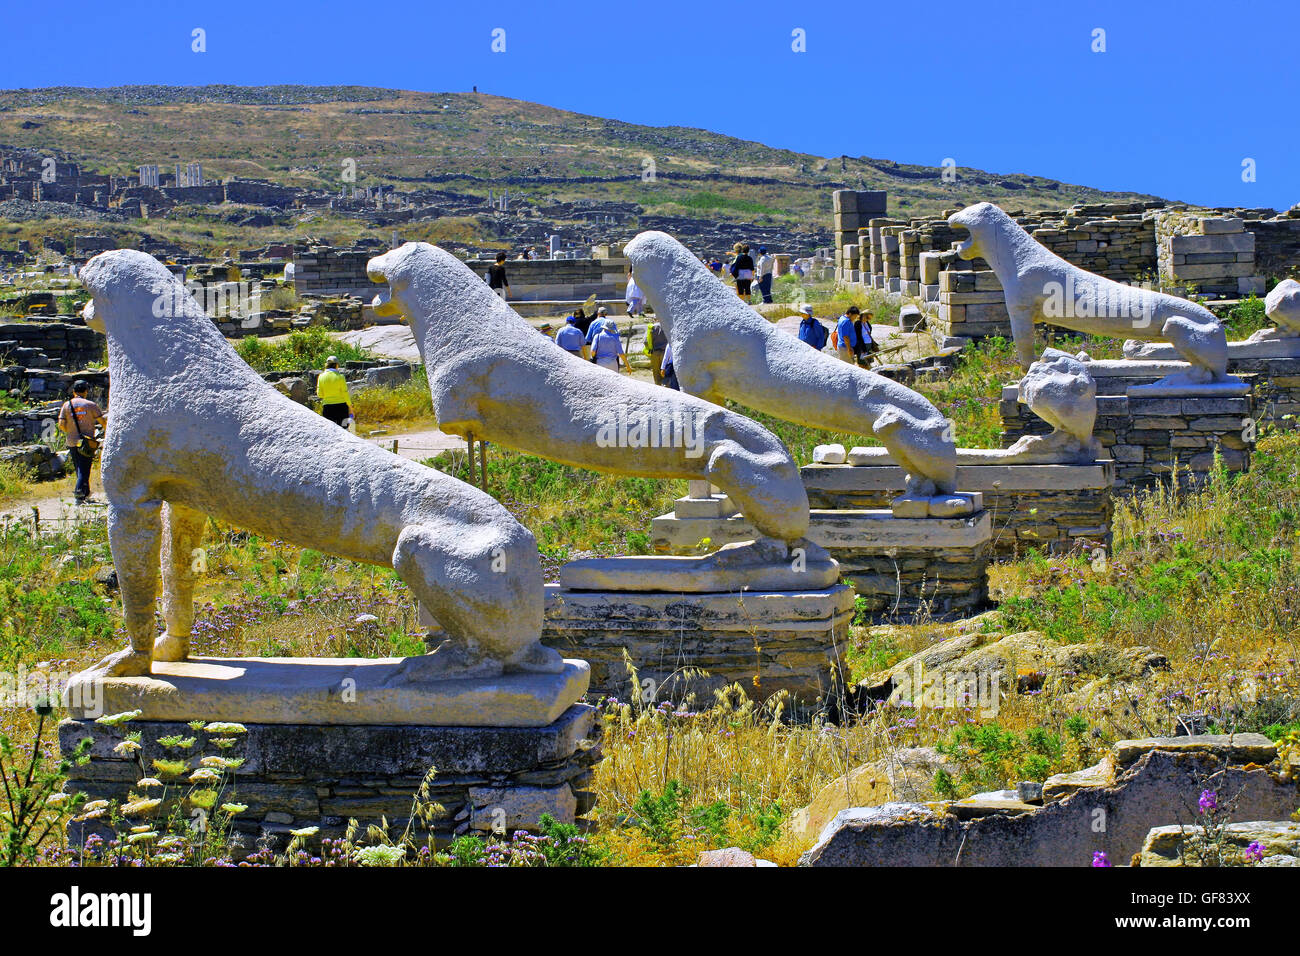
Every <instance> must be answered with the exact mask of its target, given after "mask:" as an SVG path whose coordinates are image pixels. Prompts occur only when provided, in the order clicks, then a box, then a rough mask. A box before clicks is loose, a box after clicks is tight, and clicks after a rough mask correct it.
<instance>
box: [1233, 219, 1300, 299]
mask: <svg viewBox="0 0 1300 956" xmlns="http://www.w3.org/2000/svg"><path fill="white" fill-rule="evenodd" d="M1246 229H1248V230H1249V231H1250V232H1251V233H1253V234H1254V236H1255V270H1256V272H1258V273H1259V274H1260V275H1262V276H1263V277H1264V278H1265V280H1266V284H1267V285H1268V286H1269V287H1272V286H1273V285H1275V284H1276V283H1277V281H1278V280H1281V279H1285V278H1293V279H1294V278H1300V206H1296V207H1295V208H1293V209H1291V210H1290V211H1289V212H1287V213H1285V214H1283V215H1281V216H1277V217H1275V218H1272V219H1247V220H1246Z"/></svg>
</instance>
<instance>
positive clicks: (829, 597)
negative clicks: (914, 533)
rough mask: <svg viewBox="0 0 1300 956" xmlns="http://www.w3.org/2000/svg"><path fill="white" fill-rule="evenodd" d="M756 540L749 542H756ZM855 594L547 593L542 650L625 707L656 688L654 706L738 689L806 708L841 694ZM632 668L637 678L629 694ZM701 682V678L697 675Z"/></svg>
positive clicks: (553, 588) (838, 588)
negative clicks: (575, 667)
mask: <svg viewBox="0 0 1300 956" xmlns="http://www.w3.org/2000/svg"><path fill="white" fill-rule="evenodd" d="M751 538H752V536H751ZM852 616H853V593H852V592H851V591H850V590H849V589H848V588H846V587H844V586H843V585H835V586H833V587H831V588H828V589H825V590H814V591H782V592H761V591H756V592H744V593H736V594H732V593H708V592H706V593H692V594H678V593H659V592H609V591H599V592H589V591H570V590H567V589H564V588H561V587H560V586H559V585H555V584H549V585H547V586H546V618H545V623H544V624H543V627H542V642H543V643H544V644H546V645H547V646H549V647H553V648H555V649H556V650H558V651H559V652H560V653H561V654H563V655H564V656H566V657H568V656H577V657H581V658H582V659H584V660H586V661H587V663H588V664H590V665H591V692H592V693H599V694H611V695H614V696H616V697H618V698H619V699H620V700H626V699H628V696H629V694H631V693H640V689H641V687H642V686H644V685H643V684H641V683H640V682H643V681H646V680H651V681H653V682H654V687H655V694H656V696H657V697H661V698H665V699H672V700H682V699H684V698H685V696H686V695H687V694H688V693H693V694H695V699H696V701H697V702H698V703H705V702H708V701H710V700H712V696H713V691H714V690H716V689H718V688H721V687H726V686H728V685H730V684H734V683H738V684H740V685H741V687H742V688H744V690H745V692H746V693H747V694H749V695H750V696H751V697H753V698H754V699H755V700H759V701H762V700H765V699H766V698H768V697H769V696H771V695H772V694H775V693H777V692H778V691H786V692H788V693H789V694H790V695H791V696H792V698H793V699H795V700H797V701H800V702H802V703H803V704H804V705H813V704H816V703H817V702H818V701H819V700H821V701H827V700H829V699H831V698H830V694H831V690H832V688H836V687H838V688H842V687H843V684H842V683H841V681H842V676H841V662H842V659H843V655H844V649H845V643H846V641H847V640H848V627H849V622H850V620H851V618H852ZM628 661H630V662H631V664H632V666H633V667H634V668H635V669H636V677H637V681H638V683H637V685H636V687H635V689H634V688H633V686H632V675H631V672H630V671H629V670H628V666H627V662H628ZM697 672H702V673H697Z"/></svg>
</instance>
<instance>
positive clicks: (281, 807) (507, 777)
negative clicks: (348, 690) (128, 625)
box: [59, 704, 601, 858]
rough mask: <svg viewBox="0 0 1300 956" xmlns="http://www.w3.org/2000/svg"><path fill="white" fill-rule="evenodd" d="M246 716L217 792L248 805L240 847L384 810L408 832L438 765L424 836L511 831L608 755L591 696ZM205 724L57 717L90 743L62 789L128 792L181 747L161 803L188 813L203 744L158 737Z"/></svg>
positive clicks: (76, 836) (330, 829)
mask: <svg viewBox="0 0 1300 956" xmlns="http://www.w3.org/2000/svg"><path fill="white" fill-rule="evenodd" d="M245 726H246V727H247V733H245V734H239V735H234V736H233V737H232V739H234V740H235V741H236V743H235V746H234V747H233V748H231V749H230V750H225V751H222V752H221V755H222V756H225V757H228V758H232V759H242V760H243V761H244V763H243V764H242V765H241V766H240V767H239V769H238V770H236V771H234V774H233V777H232V778H231V780H230V783H229V785H228V786H227V787H226V789H224V790H223V791H222V792H221V794H220V797H219V802H221V803H226V802H233V803H242V804H245V805H247V807H248V809H247V811H245V812H244V813H242V814H240V815H239V816H238V817H236V818H235V820H234V822H233V827H232V828H233V830H234V833H235V835H237V836H239V837H240V838H241V840H242V845H241V847H240V849H239V851H238V853H237V858H242V856H245V855H247V854H248V853H250V852H251V851H253V850H255V849H256V848H257V843H258V841H259V840H262V839H266V840H269V841H270V842H271V843H272V845H273V846H275V847H276V848H277V849H278V850H279V851H280V852H283V850H284V847H285V846H286V844H287V843H288V842H289V838H290V833H289V831H290V830H294V829H300V828H303V827H309V826H315V827H319V828H320V832H319V833H318V834H317V835H316V836H315V837H314V838H313V839H312V841H311V845H312V846H319V841H320V840H321V839H322V838H331V839H338V838H339V837H342V836H343V834H344V833H345V832H346V830H347V828H348V821H349V820H350V819H355V820H357V822H358V823H359V824H360V832H361V833H364V832H365V830H366V827H367V826H369V825H371V824H375V825H378V824H379V823H380V821H381V818H387V820H388V824H389V827H390V830H389V832H390V833H392V834H398V833H401V832H402V831H403V830H404V829H405V827H406V825H407V823H408V821H409V820H410V816H411V808H412V802H413V799H414V797H415V794H416V791H417V790H419V788H420V786H421V783H422V782H423V780H424V779H425V775H426V774H427V773H428V772H429V770H430V769H431V768H434V767H436V768H437V775H436V776H435V777H434V778H433V781H432V783H431V785H430V786H429V791H428V798H429V802H431V803H435V804H439V805H441V807H442V811H441V812H436V811H435V812H434V814H433V816H432V817H431V818H430V819H428V820H427V821H420V820H416V821H415V826H414V827H413V832H414V833H415V834H416V839H417V840H418V841H420V842H423V840H424V838H425V837H426V835H428V836H432V837H433V838H434V839H436V840H439V841H446V840H449V839H451V838H452V837H453V836H456V835H459V834H462V833H467V832H469V831H471V830H478V831H489V830H492V829H493V828H494V827H495V826H497V825H500V826H503V827H504V828H505V830H506V831H507V832H508V831H512V830H516V829H533V830H536V829H537V825H538V818H539V817H540V815H541V814H542V813H549V814H551V815H552V816H553V817H555V819H556V820H558V821H559V822H561V823H571V822H573V820H574V819H575V817H579V816H582V815H583V814H585V813H587V811H588V810H590V809H591V807H592V806H594V804H595V794H594V793H593V792H592V790H591V780H592V767H593V766H594V765H595V763H596V762H597V761H598V760H599V759H600V755H601V751H600V746H599V738H600V733H601V724H600V721H599V720H597V719H596V711H595V708H593V707H590V706H588V705H586V704H574V705H573V706H572V707H570V708H569V709H568V710H567V711H566V712H565V713H564V714H563V715H561V716H560V718H559V719H558V720H556V721H555V722H554V723H553V724H551V725H550V726H549V727H421V726H404V725H394V724H386V725H368V724H361V725H339V724H335V725H303V724H247V725H245ZM127 733H139V734H140V741H139V742H140V747H141V749H140V752H139V754H138V757H137V758H128V757H124V756H121V755H118V754H116V753H114V752H113V748H114V747H115V746H117V745H118V744H119V743H121V742H122V740H123V738H124V737H125V735H126V734H127ZM204 734H205V732H204V731H201V730H200V731H195V730H194V729H193V728H191V727H190V725H189V724H186V723H179V722H170V721H146V720H136V721H133V722H131V723H130V724H127V725H123V726H119V727H107V726H104V725H101V724H97V723H95V722H94V721H93V720H65V721H63V722H62V723H61V724H60V725H59V744H60V747H61V749H62V752H63V753H64V754H65V755H68V754H70V753H71V752H72V751H73V750H74V749H75V747H76V746H77V744H78V742H79V741H81V740H82V739H84V738H86V737H89V738H91V739H92V740H93V741H94V743H93V745H92V748H91V751H90V761H89V762H88V763H86V764H83V765H80V766H74V767H73V768H72V770H71V771H70V772H69V774H68V780H67V783H66V784H65V787H64V789H65V791H67V792H72V793H75V792H82V793H85V794H86V796H87V798H88V799H90V800H96V799H103V800H110V801H119V802H121V803H125V802H126V801H127V798H128V794H129V793H130V792H131V791H132V790H133V789H135V783H136V781H137V780H139V779H140V778H141V777H145V776H156V775H157V772H156V771H155V770H154V769H153V763H152V762H153V760H155V759H168V760H176V759H185V761H186V763H187V765H188V766H187V770H186V772H185V774H184V776H182V777H181V778H180V780H181V783H180V784H178V785H176V786H173V787H170V788H169V789H168V791H167V795H168V796H169V797H170V799H168V800H166V801H165V802H164V804H163V806H162V807H160V808H159V809H158V811H157V815H158V816H165V815H166V814H167V813H169V812H171V811H172V810H173V809H176V810H178V811H179V812H180V813H181V815H182V816H183V817H185V818H187V819H188V817H189V815H190V809H191V808H190V807H189V806H188V805H183V804H181V803H180V801H181V799H182V798H183V795H184V794H185V793H187V792H188V791H189V789H190V787H189V785H188V784H185V783H184V779H185V777H188V775H189V772H190V771H191V770H193V769H195V768H196V766H197V760H198V756H197V755H195V756H190V755H189V754H188V753H186V752H183V751H180V752H178V751H177V749H176V748H171V749H168V748H166V747H164V746H162V745H161V744H160V743H159V742H158V741H159V738H161V737H167V736H169V735H175V736H178V737H182V738H187V737H198V738H199V739H200V746H203V745H204V744H203V741H204ZM196 749H197V748H196ZM137 760H138V761H139V762H137ZM142 767H144V768H149V769H148V771H147V772H146V771H144V770H142V769H141V768H142ZM133 822H134V821H133ZM105 829H106V828H105V826H104V824H102V823H99V822H96V821H92V822H90V823H86V824H76V823H73V824H70V825H69V830H68V838H69V842H70V843H71V844H72V845H74V846H76V845H80V844H81V843H82V842H83V840H84V839H85V838H86V837H87V836H89V834H90V833H92V832H99V833H100V834H101V835H104V836H105V837H107V834H106V833H105Z"/></svg>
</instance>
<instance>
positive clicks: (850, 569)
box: [556, 465, 993, 667]
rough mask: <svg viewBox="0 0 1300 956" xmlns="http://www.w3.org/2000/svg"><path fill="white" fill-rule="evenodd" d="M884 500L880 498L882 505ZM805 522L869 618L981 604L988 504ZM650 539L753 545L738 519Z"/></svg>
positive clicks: (670, 519)
mask: <svg viewBox="0 0 1300 956" xmlns="http://www.w3.org/2000/svg"><path fill="white" fill-rule="evenodd" d="M809 467H821V468H841V469H842V468H851V467H853V466H848V465H830V466H809ZM854 470H856V471H862V472H864V475H863V477H864V479H869V478H870V476H869V475H867V474H865V472H868V471H872V472H874V471H880V472H881V473H882V475H883V473H884V472H886V471H887V469H883V468H882V469H856V468H855V469H854ZM885 481H886V483H888V479H887V478H886V479H885ZM886 494H887V493H886V492H883V491H882V492H881V495H882V499H883V498H884V497H885V496H886ZM811 517H812V521H811V524H810V525H809V528H808V540H809V541H811V542H813V543H814V544H817V545H820V546H821V547H823V548H825V549H826V551H827V553H829V554H830V556H831V557H833V558H834V559H835V560H836V562H838V564H839V565H840V574H841V577H842V578H843V580H844V581H846V582H848V583H850V584H852V585H853V587H854V589H855V590H856V592H857V593H858V595H860V596H861V597H863V598H864V599H866V601H867V604H868V607H869V609H870V611H871V612H872V613H873V614H878V615H881V616H889V615H892V614H899V615H910V614H915V613H917V612H919V611H922V610H923V609H928V610H929V612H930V613H932V614H935V615H940V616H942V615H952V614H958V613H963V612H965V611H968V610H970V609H972V608H977V607H980V606H982V605H983V604H985V603H986V602H987V600H988V576H987V571H988V562H989V559H990V557H991V556H992V542H993V522H992V519H991V513H990V511H989V509H988V507H987V504H986V505H985V506H984V507H983V508H982V509H981V510H980V511H978V512H976V513H975V514H973V515H968V516H964V517H959V518H933V517H926V518H896V517H894V515H893V513H892V511H890V509H889V508H887V507H886V508H881V509H874V508H861V509H849V510H845V509H840V508H833V509H823V508H814V509H812V512H811ZM650 534H651V544H652V546H653V547H654V549H655V550H656V551H659V552H661V553H673V552H677V553H681V552H686V551H691V550H694V549H696V548H697V547H698V546H699V544H700V542H701V541H702V540H704V539H708V540H709V542H710V546H712V547H717V546H718V545H721V544H727V543H731V542H736V541H748V540H752V539H753V538H754V536H755V530H754V527H753V526H752V525H751V524H750V523H749V522H748V521H746V520H745V518H744V517H743V516H741V515H739V514H733V515H729V516H727V517H721V518H718V517H699V518H681V517H678V516H677V515H676V514H671V513H670V514H666V515H661V516H660V517H658V518H654V519H652V520H651V522H650ZM556 646H557V647H558V645H556ZM561 650H563V649H561ZM594 666H595V665H593V667H594Z"/></svg>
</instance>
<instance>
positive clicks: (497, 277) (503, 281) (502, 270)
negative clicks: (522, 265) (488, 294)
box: [488, 252, 510, 299]
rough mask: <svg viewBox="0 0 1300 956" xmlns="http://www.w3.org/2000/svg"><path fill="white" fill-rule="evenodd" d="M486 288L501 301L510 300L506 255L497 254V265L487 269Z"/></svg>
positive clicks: (502, 253)
mask: <svg viewBox="0 0 1300 956" xmlns="http://www.w3.org/2000/svg"><path fill="white" fill-rule="evenodd" d="M488 288H489V289H491V290H492V291H493V292H495V293H496V294H497V295H499V296H501V298H503V299H508V298H510V280H509V279H508V278H506V254H505V253H504V252H498V253H497V263H496V265H494V266H489V267H488Z"/></svg>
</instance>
